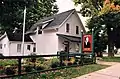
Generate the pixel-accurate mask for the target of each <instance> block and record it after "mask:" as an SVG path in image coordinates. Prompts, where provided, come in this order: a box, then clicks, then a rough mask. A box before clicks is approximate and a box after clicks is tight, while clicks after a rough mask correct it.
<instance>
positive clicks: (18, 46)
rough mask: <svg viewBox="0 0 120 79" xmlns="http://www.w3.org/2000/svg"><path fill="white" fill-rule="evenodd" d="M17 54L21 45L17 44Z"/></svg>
mask: <svg viewBox="0 0 120 79" xmlns="http://www.w3.org/2000/svg"><path fill="white" fill-rule="evenodd" d="M17 52H21V44H17Z"/></svg>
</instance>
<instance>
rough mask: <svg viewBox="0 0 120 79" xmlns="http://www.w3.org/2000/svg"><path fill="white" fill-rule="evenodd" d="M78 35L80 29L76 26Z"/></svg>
mask: <svg viewBox="0 0 120 79" xmlns="http://www.w3.org/2000/svg"><path fill="white" fill-rule="evenodd" d="M76 34H79V27H78V26H76Z"/></svg>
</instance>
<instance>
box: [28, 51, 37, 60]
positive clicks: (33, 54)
mask: <svg viewBox="0 0 120 79" xmlns="http://www.w3.org/2000/svg"><path fill="white" fill-rule="evenodd" d="M29 56H36V54H35V53H31V54H30V55H29ZM28 61H30V62H36V58H35V57H32V58H30V59H29V60H28Z"/></svg>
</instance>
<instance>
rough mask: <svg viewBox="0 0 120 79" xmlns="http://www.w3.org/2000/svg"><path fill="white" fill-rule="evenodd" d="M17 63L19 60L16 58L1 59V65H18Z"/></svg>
mask: <svg viewBox="0 0 120 79" xmlns="http://www.w3.org/2000/svg"><path fill="white" fill-rule="evenodd" d="M17 63H18V62H17V60H15V59H11V60H8V59H4V60H0V66H7V65H11V66H14V65H16V64H17Z"/></svg>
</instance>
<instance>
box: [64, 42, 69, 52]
mask: <svg viewBox="0 0 120 79" xmlns="http://www.w3.org/2000/svg"><path fill="white" fill-rule="evenodd" d="M64 45H65V48H64V51H65V52H68V53H69V47H70V46H69V45H70V44H69V41H65V42H64Z"/></svg>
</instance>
